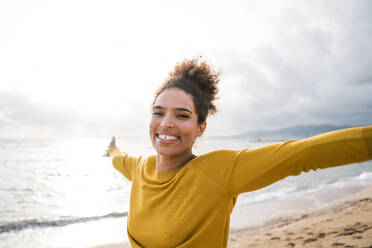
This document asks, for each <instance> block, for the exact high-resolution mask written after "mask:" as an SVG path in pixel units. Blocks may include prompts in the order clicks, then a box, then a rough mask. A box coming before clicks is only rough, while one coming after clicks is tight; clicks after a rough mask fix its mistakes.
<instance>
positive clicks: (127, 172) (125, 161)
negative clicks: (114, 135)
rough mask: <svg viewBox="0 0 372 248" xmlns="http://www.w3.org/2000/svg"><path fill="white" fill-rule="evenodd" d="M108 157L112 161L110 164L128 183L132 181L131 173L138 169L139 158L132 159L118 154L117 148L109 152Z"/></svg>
mask: <svg viewBox="0 0 372 248" xmlns="http://www.w3.org/2000/svg"><path fill="white" fill-rule="evenodd" d="M109 157H110V158H111V159H112V164H113V166H114V167H115V169H117V170H118V171H119V172H120V173H121V174H123V175H124V176H125V177H126V178H127V179H128V180H129V181H132V178H133V172H134V171H135V170H136V169H137V168H138V164H139V160H140V159H141V157H132V156H129V155H128V154H126V153H122V152H120V150H119V148H117V147H115V148H113V149H111V150H110V151H109Z"/></svg>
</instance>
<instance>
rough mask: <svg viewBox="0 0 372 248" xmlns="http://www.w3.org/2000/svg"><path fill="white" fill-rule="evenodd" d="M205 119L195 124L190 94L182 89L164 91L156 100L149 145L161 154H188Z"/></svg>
mask: <svg viewBox="0 0 372 248" xmlns="http://www.w3.org/2000/svg"><path fill="white" fill-rule="evenodd" d="M205 125H206V124H205V122H204V123H203V124H201V125H199V124H198V116H197V113H196V112H195V108H194V102H193V100H192V97H191V96H190V95H189V94H187V93H185V92H184V91H183V90H180V89H177V88H171V89H167V90H164V91H163V92H162V93H161V94H160V95H159V96H158V97H157V98H156V100H155V103H154V105H153V109H152V118H151V122H150V137H151V142H152V146H153V147H154V149H155V150H156V151H157V153H158V154H160V155H163V156H164V155H165V156H171V157H177V156H182V155H185V154H188V153H189V154H191V150H192V146H193V143H194V140H195V139H196V138H197V137H198V136H200V135H202V133H203V131H204V129H205Z"/></svg>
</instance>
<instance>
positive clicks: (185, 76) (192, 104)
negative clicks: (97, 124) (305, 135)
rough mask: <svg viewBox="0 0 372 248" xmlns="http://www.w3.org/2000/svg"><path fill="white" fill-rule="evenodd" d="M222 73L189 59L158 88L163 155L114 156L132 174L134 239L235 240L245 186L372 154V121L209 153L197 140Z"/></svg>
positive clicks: (158, 142)
mask: <svg viewBox="0 0 372 248" xmlns="http://www.w3.org/2000/svg"><path fill="white" fill-rule="evenodd" d="M218 81H219V74H218V73H215V72H213V71H211V70H210V68H209V66H208V65H207V64H206V63H205V62H200V61H198V60H196V59H193V60H185V61H183V62H182V63H181V64H179V65H177V66H176V67H175V69H174V71H173V72H171V73H170V74H169V77H168V78H167V79H166V81H165V82H164V84H163V85H162V87H161V88H160V89H159V90H158V91H157V93H156V94H155V99H154V102H153V106H152V107H153V112H152V119H151V122H150V126H149V127H150V137H151V141H152V145H153V147H154V149H155V150H156V156H148V157H132V156H130V155H127V154H125V153H121V152H120V151H119V149H118V148H117V147H116V145H115V139H114V138H113V140H112V142H111V144H110V146H109V149H108V151H107V153H106V156H109V157H110V158H112V162H113V165H114V167H115V168H116V169H117V170H118V171H120V172H121V173H122V174H123V175H124V176H125V177H126V178H128V180H130V181H131V182H132V189H131V196H130V209H129V215H128V221H127V226H128V228H127V230H128V237H129V240H130V243H131V245H132V246H133V247H151V248H156V247H214V248H216V247H227V242H228V234H229V223H230V214H231V211H232V210H233V207H234V205H235V202H236V200H237V196H238V195H239V194H240V193H243V192H248V191H253V190H257V189H260V188H263V187H266V186H268V185H270V184H272V183H274V182H276V181H278V180H281V179H283V178H285V177H287V176H290V175H299V174H300V173H301V172H302V171H305V172H306V171H309V170H311V169H313V170H316V169H317V168H327V167H332V166H338V165H343V164H348V163H355V162H362V161H366V160H369V159H372V126H369V127H361V128H353V129H346V130H342V131H337V132H331V133H326V134H323V135H319V136H315V137H312V138H309V139H305V140H302V141H287V142H282V143H277V144H272V145H268V146H264V147H260V148H256V149H245V150H242V151H235V150H217V151H213V152H210V153H207V154H203V155H201V156H195V155H194V154H193V153H192V147H193V143H194V141H195V139H196V138H198V137H199V136H201V135H202V134H203V132H204V130H205V128H206V118H207V116H208V114H213V113H215V111H216V107H215V105H214V104H213V101H214V99H215V95H216V93H217V83H218Z"/></svg>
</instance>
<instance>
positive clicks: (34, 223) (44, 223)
mask: <svg viewBox="0 0 372 248" xmlns="http://www.w3.org/2000/svg"><path fill="white" fill-rule="evenodd" d="M126 216H128V212H121V213H118V212H114V213H109V214H105V215H100V216H88V217H77V218H65V219H58V220H43V219H29V220H21V221H15V222H8V223H5V224H1V225H0V234H1V233H7V232H18V231H21V230H24V229H32V228H47V227H61V226H67V225H71V224H77V223H84V222H90V221H97V220H101V219H106V218H118V217H126Z"/></svg>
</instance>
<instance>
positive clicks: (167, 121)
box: [160, 114, 174, 128]
mask: <svg viewBox="0 0 372 248" xmlns="http://www.w3.org/2000/svg"><path fill="white" fill-rule="evenodd" d="M160 127H162V128H169V127H174V123H173V118H172V117H171V116H170V115H169V114H166V115H164V116H163V118H162V120H161V122H160Z"/></svg>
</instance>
